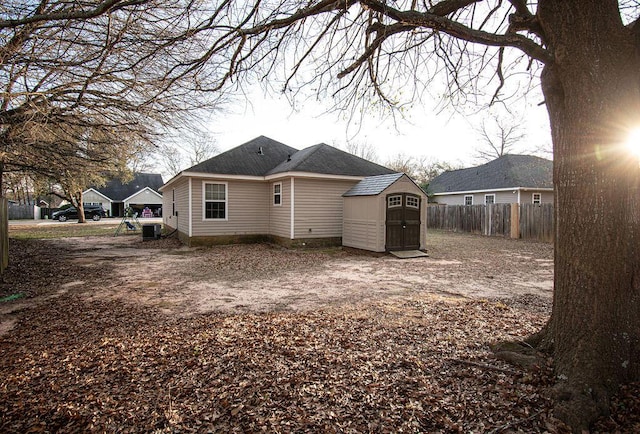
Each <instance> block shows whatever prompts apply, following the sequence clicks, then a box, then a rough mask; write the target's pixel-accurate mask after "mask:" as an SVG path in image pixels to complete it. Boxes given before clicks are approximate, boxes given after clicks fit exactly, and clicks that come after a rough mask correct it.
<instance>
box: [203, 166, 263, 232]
mask: <svg viewBox="0 0 640 434" xmlns="http://www.w3.org/2000/svg"><path fill="white" fill-rule="evenodd" d="M204 183H219V184H226V185H227V197H226V199H227V208H226V219H225V220H222V219H220V220H205V219H204V214H203V205H204V199H203V185H204ZM191 188H192V193H191V195H192V198H193V202H192V204H191V206H192V219H193V234H192V236H194V237H199V236H221V235H256V234H260V235H263V234H267V233H268V231H269V206H268V205H269V203H270V195H269V184H267V183H265V182H256V181H236V180H223V179H215V178H212V179H198V178H194V179H192V185H191Z"/></svg>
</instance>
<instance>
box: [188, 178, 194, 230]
mask: <svg viewBox="0 0 640 434" xmlns="http://www.w3.org/2000/svg"><path fill="white" fill-rule="evenodd" d="M192 181H193V180H192V178H189V213H188V214H189V216H188V218H189V222H188V223H187V225H188V226H189V238H191V237H192V236H193V229H192V227H193V196H192V193H193V187H192Z"/></svg>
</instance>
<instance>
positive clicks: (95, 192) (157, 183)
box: [82, 173, 164, 217]
mask: <svg viewBox="0 0 640 434" xmlns="http://www.w3.org/2000/svg"><path fill="white" fill-rule="evenodd" d="M162 184H164V181H163V180H162V175H160V174H159V173H134V174H133V179H132V180H131V181H129V182H126V183H123V182H122V181H120V180H119V179H112V180H110V181H108V182H107V183H106V184H105V186H104V187H91V188H89V189H88V190H86V191H84V192H83V193H82V196H83V203H84V204H85V205H101V206H102V208H104V209H105V211H107V213H108V215H109V216H111V217H123V216H124V212H125V209H126V208H128V207H131V208H132V209H133V210H134V212H137V213H138V215H139V216H143V212H144V213H145V214H146V213H149V212H150V214H151V215H152V216H161V215H162V194H160V193H158V191H159V189H160V187H162Z"/></svg>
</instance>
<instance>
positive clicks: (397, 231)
mask: <svg viewBox="0 0 640 434" xmlns="http://www.w3.org/2000/svg"><path fill="white" fill-rule="evenodd" d="M420 199H421V198H420V196H417V195H414V194H409V193H396V194H390V195H388V196H387V224H386V226H387V236H386V246H385V248H386V249H387V250H416V249H419V248H420V205H421V203H420Z"/></svg>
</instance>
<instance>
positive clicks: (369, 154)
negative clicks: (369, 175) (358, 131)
mask: <svg viewBox="0 0 640 434" xmlns="http://www.w3.org/2000/svg"><path fill="white" fill-rule="evenodd" d="M339 147H342V148H343V149H344V150H345V151H347V152H348V153H350V154H353V155H356V156H358V157H360V158H364V159H365V160H369V161H373V162H377V161H378V153H377V152H376V147H375V146H374V145H372V144H371V143H366V142H356V141H350V142H347V143H346V144H345V145H343V146H339Z"/></svg>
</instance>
